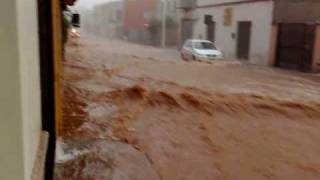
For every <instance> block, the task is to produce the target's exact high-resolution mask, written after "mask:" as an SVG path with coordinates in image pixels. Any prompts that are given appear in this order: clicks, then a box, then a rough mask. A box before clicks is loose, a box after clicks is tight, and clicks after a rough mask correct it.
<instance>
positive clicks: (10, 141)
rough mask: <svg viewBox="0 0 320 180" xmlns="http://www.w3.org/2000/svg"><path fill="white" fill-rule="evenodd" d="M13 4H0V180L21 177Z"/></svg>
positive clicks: (18, 87) (19, 110)
mask: <svg viewBox="0 0 320 180" xmlns="http://www.w3.org/2000/svg"><path fill="white" fill-rule="evenodd" d="M15 6H16V4H15V1H13V0H2V1H0V24H1V25H0V82H1V86H0V143H1V145H0V179H3V180H7V179H8V180H9V179H10V180H11V179H12V180H13V179H14V180H20V179H23V177H24V169H23V168H24V164H23V151H22V148H23V144H22V120H21V117H22V115H21V106H20V105H21V104H20V81H19V79H20V74H19V59H18V42H17V29H16V22H15V20H16V13H15V12H16V9H15Z"/></svg>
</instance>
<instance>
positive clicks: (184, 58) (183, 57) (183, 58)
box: [181, 53, 188, 61]
mask: <svg viewBox="0 0 320 180" xmlns="http://www.w3.org/2000/svg"><path fill="white" fill-rule="evenodd" d="M181 59H182V60H184V61H187V60H188V59H187V58H186V57H185V56H184V54H183V53H181Z"/></svg>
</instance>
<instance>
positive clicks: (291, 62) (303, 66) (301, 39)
mask: <svg viewBox="0 0 320 180" xmlns="http://www.w3.org/2000/svg"><path fill="white" fill-rule="evenodd" d="M314 38H315V26H314V25H306V24H301V23H299V24H298V23H282V24H279V34H278V47H277V59H276V66H277V67H280V68H285V69H293V70H300V71H304V72H307V71H310V70H311V66H312V58H313V49H314Z"/></svg>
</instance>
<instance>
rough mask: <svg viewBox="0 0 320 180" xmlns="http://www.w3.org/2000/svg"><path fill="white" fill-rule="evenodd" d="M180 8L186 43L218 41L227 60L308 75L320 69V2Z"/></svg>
mask: <svg viewBox="0 0 320 180" xmlns="http://www.w3.org/2000/svg"><path fill="white" fill-rule="evenodd" d="M179 9H180V10H179V11H180V23H179V24H180V31H181V33H180V34H181V38H180V40H181V41H180V42H181V44H182V43H183V42H184V41H185V40H186V39H188V38H202V39H208V40H211V41H213V42H215V44H216V46H217V47H219V48H220V49H221V50H222V51H223V52H224V54H225V57H226V58H227V59H239V60H243V61H248V62H250V63H254V64H264V65H267V64H269V65H275V66H279V67H283V68H289V69H298V70H302V71H317V70H318V69H319V67H320V65H317V64H319V63H318V61H320V59H319V58H317V57H318V56H319V57H320V55H318V53H317V52H318V51H315V49H316V47H317V43H315V42H317V41H318V40H317V38H318V35H317V34H318V33H317V28H316V26H317V23H319V22H318V21H317V20H319V19H320V11H319V9H320V1H313V0H304V1H302V0H296V1H289V0H180V4H179ZM303 32H304V33H303ZM306 32H308V33H306ZM319 35H320V34H319ZM292 36H293V38H290V37H292ZM319 38H320V37H319ZM294 39H295V40H294ZM308 39H310V40H308ZM287 46H289V48H287ZM305 47H308V48H305ZM295 48H296V49H295ZM297 48H298V49H299V50H298V51H297ZM316 61H317V62H316ZM318 66H319V67H318Z"/></svg>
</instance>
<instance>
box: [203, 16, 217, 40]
mask: <svg viewBox="0 0 320 180" xmlns="http://www.w3.org/2000/svg"><path fill="white" fill-rule="evenodd" d="M204 19H205V20H204V21H205V22H204V23H205V24H206V26H207V27H206V29H207V36H206V37H207V40H209V41H211V42H214V41H215V29H216V23H215V22H214V21H213V17H212V16H211V15H205V18H204Z"/></svg>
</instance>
